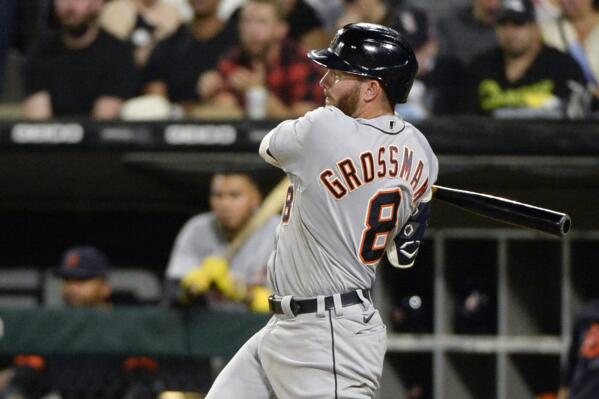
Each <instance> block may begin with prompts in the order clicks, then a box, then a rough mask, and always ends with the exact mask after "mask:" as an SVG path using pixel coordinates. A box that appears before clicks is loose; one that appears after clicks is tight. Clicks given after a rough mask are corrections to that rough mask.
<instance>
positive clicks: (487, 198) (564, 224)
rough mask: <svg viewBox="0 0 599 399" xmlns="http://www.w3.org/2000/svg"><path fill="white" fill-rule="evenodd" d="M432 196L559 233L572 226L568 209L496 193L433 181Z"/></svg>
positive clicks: (517, 223)
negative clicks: (508, 197) (464, 188)
mask: <svg viewBox="0 0 599 399" xmlns="http://www.w3.org/2000/svg"><path fill="white" fill-rule="evenodd" d="M433 197H434V198H436V199H438V200H440V201H443V202H447V203H449V204H451V205H454V206H457V207H459V208H462V209H464V210H466V211H469V212H472V213H475V214H477V215H480V216H484V217H487V218H490V219H494V220H497V221H499V222H503V223H508V224H512V225H515V226H519V227H526V228H529V229H533V230H538V231H542V232H545V233H549V234H552V235H555V236H558V237H564V236H565V235H566V234H568V232H569V231H570V227H571V226H572V221H571V219H570V216H569V215H568V214H566V213H562V212H557V211H554V210H551V209H545V208H539V207H537V206H534V205H530V204H526V203H522V202H517V201H514V200H511V199H507V198H502V197H496V196H494V195H489V194H482V193H477V192H472V191H465V190H458V189H455V188H449V187H443V186H437V185H433Z"/></svg>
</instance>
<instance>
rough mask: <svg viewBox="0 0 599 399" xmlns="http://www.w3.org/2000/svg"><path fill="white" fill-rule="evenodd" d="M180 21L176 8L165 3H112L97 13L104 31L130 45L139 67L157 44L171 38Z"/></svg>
mask: <svg viewBox="0 0 599 399" xmlns="http://www.w3.org/2000/svg"><path fill="white" fill-rule="evenodd" d="M182 21H183V17H182V16H181V14H180V13H179V10H178V9H177V7H176V6H175V5H173V4H171V3H167V2H165V1H164V0H112V1H110V2H108V3H107V4H106V6H104V9H103V10H102V13H101V14H100V24H101V26H102V27H103V28H104V29H106V31H108V32H110V33H112V34H113V35H114V36H116V37H118V38H119V39H121V40H124V41H127V42H130V43H131V44H132V46H133V48H134V49H135V50H134V54H135V62H136V64H137V66H138V67H140V68H141V67H143V66H144V65H145V64H146V62H147V60H148V57H149V56H150V53H151V51H152V49H153V48H154V46H155V45H156V43H157V42H158V41H159V40H161V39H164V38H165V37H167V36H169V35H171V34H172V33H173V32H174V31H175V30H176V29H177V28H178V27H179V25H181V23H182Z"/></svg>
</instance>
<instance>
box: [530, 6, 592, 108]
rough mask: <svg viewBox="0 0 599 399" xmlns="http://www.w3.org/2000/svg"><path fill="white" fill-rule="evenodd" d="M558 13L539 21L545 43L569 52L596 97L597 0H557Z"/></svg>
mask: <svg viewBox="0 0 599 399" xmlns="http://www.w3.org/2000/svg"><path fill="white" fill-rule="evenodd" d="M559 4H560V5H561V10H562V15H561V17H559V18H557V19H555V20H552V21H547V22H545V23H543V24H542V25H541V29H542V33H543V39H544V40H545V43H546V44H547V45H549V46H553V47H556V48H558V49H560V50H562V51H565V52H568V53H570V55H571V56H572V57H574V59H575V60H576V61H577V62H578V64H579V65H580V67H581V68H582V71H583V73H584V76H585V79H586V81H587V83H588V84H589V86H590V87H591V88H592V90H593V92H594V94H595V97H596V99H595V101H597V98H599V1H597V0H559Z"/></svg>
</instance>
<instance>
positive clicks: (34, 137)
mask: <svg viewBox="0 0 599 399" xmlns="http://www.w3.org/2000/svg"><path fill="white" fill-rule="evenodd" d="M83 134H84V133H83V126H81V125H79V124H76V123H67V124H60V123H50V124H45V123H44V124H32V123H17V124H16V125H14V126H13V128H12V130H11V132H10V136H11V139H12V141H13V142H14V143H17V144H30V143H33V144H40V143H50V144H63V143H64V144H76V143H80V142H81V141H82V140H83Z"/></svg>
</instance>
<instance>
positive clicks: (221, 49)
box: [143, 0, 238, 111]
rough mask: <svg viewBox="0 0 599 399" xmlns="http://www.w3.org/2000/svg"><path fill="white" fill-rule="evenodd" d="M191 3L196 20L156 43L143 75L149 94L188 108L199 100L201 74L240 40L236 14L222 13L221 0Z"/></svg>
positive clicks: (212, 66) (145, 88)
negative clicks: (223, 16) (224, 17)
mask: <svg viewBox="0 0 599 399" xmlns="http://www.w3.org/2000/svg"><path fill="white" fill-rule="evenodd" d="M190 4H191V5H192V7H193V11H194V16H193V20H192V21H191V23H190V24H189V25H186V26H181V27H180V28H179V29H178V30H177V31H176V32H175V33H174V34H173V35H171V36H169V37H168V38H166V39H164V40H163V41H162V42H160V43H158V44H157V45H156V47H155V48H154V51H153V52H152V54H151V56H150V59H149V61H148V64H147V67H146V70H145V72H144V78H143V81H144V92H145V93H146V94H157V95H160V96H164V97H167V98H168V99H169V100H170V101H171V102H173V103H176V104H179V105H182V106H183V108H184V109H185V110H186V111H189V110H190V109H191V108H192V106H193V105H195V104H196V103H197V102H198V96H197V93H196V86H197V82H198V78H199V77H200V75H201V74H202V73H203V72H204V71H207V70H210V69H214V68H215V67H216V64H217V62H218V59H219V58H220V57H221V56H222V55H223V54H224V53H225V52H227V51H228V50H229V48H231V47H232V46H234V45H235V44H236V43H237V40H238V39H237V37H238V34H237V22H236V18H234V17H233V18H232V19H230V20H227V21H223V20H221V19H220V18H219V17H218V14H217V12H218V7H219V4H220V0H203V1H199V0H197V1H196V0H190Z"/></svg>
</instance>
